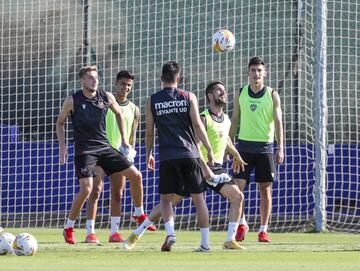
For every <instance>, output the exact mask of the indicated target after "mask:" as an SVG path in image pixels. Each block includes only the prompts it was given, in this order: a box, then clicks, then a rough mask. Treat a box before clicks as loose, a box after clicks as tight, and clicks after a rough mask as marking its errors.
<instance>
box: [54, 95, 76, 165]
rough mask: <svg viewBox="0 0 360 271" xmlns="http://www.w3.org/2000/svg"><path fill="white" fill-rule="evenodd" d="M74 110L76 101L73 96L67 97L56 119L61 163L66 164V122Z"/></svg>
mask: <svg viewBox="0 0 360 271" xmlns="http://www.w3.org/2000/svg"><path fill="white" fill-rule="evenodd" d="M73 111H74V101H73V98H72V96H69V97H67V98H66V100H65V101H64V103H63V107H62V109H61V111H60V113H59V116H58V118H57V121H56V136H57V138H58V141H59V147H60V164H61V165H64V164H65V163H66V160H67V147H66V142H65V128H64V124H65V121H66V119H67V118H68V116H69V115H70V114H71V112H73Z"/></svg>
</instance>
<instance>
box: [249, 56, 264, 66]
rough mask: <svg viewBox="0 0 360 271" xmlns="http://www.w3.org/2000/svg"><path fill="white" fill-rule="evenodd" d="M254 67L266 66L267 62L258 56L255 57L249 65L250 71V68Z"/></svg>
mask: <svg viewBox="0 0 360 271" xmlns="http://www.w3.org/2000/svg"><path fill="white" fill-rule="evenodd" d="M252 65H264V66H265V62H264V61H263V60H262V59H261V58H260V57H258V56H254V57H252V58H251V59H250V61H249V64H248V69H249V68H250V66H252Z"/></svg>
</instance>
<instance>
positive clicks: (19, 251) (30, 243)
mask: <svg viewBox="0 0 360 271" xmlns="http://www.w3.org/2000/svg"><path fill="white" fill-rule="evenodd" d="M37 248H38V243H37V241H36V239H35V237H34V236H33V235H31V234H30V233H20V234H19V235H17V236H16V238H15V240H14V243H13V249H14V253H15V254H16V255H18V256H32V255H34V254H35V253H36V251H37Z"/></svg>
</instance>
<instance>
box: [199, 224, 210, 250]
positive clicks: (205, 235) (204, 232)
mask: <svg viewBox="0 0 360 271" xmlns="http://www.w3.org/2000/svg"><path fill="white" fill-rule="evenodd" d="M200 233H201V245H202V246H203V247H205V248H210V246H209V228H200Z"/></svg>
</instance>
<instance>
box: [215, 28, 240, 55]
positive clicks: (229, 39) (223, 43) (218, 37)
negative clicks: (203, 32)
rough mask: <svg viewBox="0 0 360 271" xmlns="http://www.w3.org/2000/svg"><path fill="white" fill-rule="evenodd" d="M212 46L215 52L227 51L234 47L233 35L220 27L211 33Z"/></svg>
mask: <svg viewBox="0 0 360 271" xmlns="http://www.w3.org/2000/svg"><path fill="white" fill-rule="evenodd" d="M212 41H213V43H212V44H213V48H214V50H215V52H217V53H222V52H229V51H231V50H232V49H234V47H235V37H234V35H233V33H231V32H230V31H229V30H226V29H222V30H219V31H217V32H216V33H215V34H214V35H213V40H212Z"/></svg>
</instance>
